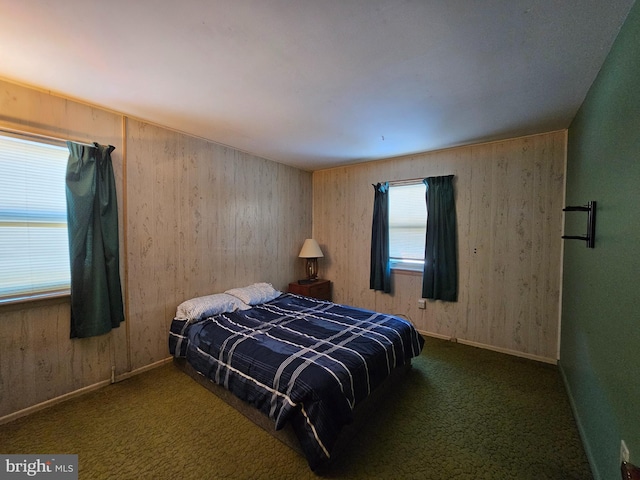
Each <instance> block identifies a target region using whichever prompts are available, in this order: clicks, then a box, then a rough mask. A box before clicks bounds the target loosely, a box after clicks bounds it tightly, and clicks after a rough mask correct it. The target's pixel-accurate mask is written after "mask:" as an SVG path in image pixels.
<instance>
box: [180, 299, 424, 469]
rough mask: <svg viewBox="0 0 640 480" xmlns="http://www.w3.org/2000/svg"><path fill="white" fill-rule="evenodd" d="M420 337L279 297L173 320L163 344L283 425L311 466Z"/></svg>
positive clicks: (392, 322) (355, 314) (359, 313)
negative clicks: (237, 308)
mask: <svg viewBox="0 0 640 480" xmlns="http://www.w3.org/2000/svg"><path fill="white" fill-rule="evenodd" d="M423 345H424V340H423V339H422V337H421V336H420V335H419V334H418V333H417V331H416V330H415V329H414V328H413V326H412V325H411V323H410V322H408V321H406V320H404V319H402V318H399V317H395V316H391V315H385V314H382V313H376V312H372V311H368V310H363V309H358V308H353V307H346V306H343V305H338V304H335V303H331V302H326V301H323V300H316V299H312V298H307V297H302V296H298V295H294V294H289V293H287V294H283V295H281V296H280V297H278V298H276V299H275V300H272V301H271V302H267V303H263V304H260V305H256V306H254V307H253V308H251V309H250V310H245V311H236V312H233V313H225V314H220V315H216V316H213V317H209V318H206V319H202V320H199V321H196V322H191V323H190V322H188V321H187V320H180V319H175V320H174V321H173V323H172V325H171V332H170V336H169V350H170V352H171V354H172V355H174V356H175V357H186V359H187V361H188V362H189V363H190V364H191V365H192V366H193V367H194V368H195V369H196V370H197V371H198V372H200V373H201V374H203V375H204V376H206V377H207V378H209V379H211V380H212V381H214V382H215V383H217V384H220V385H223V386H224V387H225V388H227V389H228V390H230V391H231V392H233V393H234V394H235V395H236V396H238V397H239V398H241V399H242V400H244V401H246V402H249V403H250V404H252V405H253V406H255V407H256V408H258V409H259V410H261V411H262V412H263V413H265V414H267V415H268V416H269V417H270V418H271V419H273V420H274V422H275V428H276V429H280V428H282V427H283V426H284V425H285V423H286V422H290V423H291V424H292V426H293V428H294V431H295V432H296V435H297V437H298V439H299V440H300V444H301V447H302V450H303V451H304V453H305V455H306V457H307V460H308V462H309V466H310V467H311V469H313V470H315V469H316V468H317V467H318V466H320V465H322V464H323V463H324V462H326V461H327V460H328V459H329V458H330V456H331V450H332V447H333V445H334V443H335V441H336V439H337V437H338V434H339V433H340V430H341V429H342V427H343V426H344V425H346V424H347V423H349V422H350V421H351V420H352V412H353V409H354V407H355V406H356V405H358V404H359V403H360V402H361V401H362V400H363V399H364V398H366V397H367V396H368V395H369V394H370V393H371V391H373V390H374V389H375V388H376V387H377V386H378V385H379V384H380V383H381V382H382V381H383V380H384V379H385V378H386V377H387V376H388V375H389V374H390V372H391V371H392V370H393V369H394V368H396V367H399V366H402V365H405V364H406V363H409V362H410V360H411V358H412V357H414V356H417V355H419V354H420V351H421V349H422V347H423Z"/></svg>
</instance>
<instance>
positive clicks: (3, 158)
mask: <svg viewBox="0 0 640 480" xmlns="http://www.w3.org/2000/svg"><path fill="white" fill-rule="evenodd" d="M68 156H69V152H68V150H67V147H66V145H65V144H64V142H62V141H60V142H55V141H46V142H45V141H41V140H39V139H38V140H35V139H32V138H30V137H26V136H25V137H22V136H20V135H14V134H7V133H4V132H2V133H0V259H1V261H0V301H8V300H15V299H20V298H23V297H30V296H36V295H42V294H51V293H57V292H60V293H62V292H65V291H68V289H69V281H70V273H69V272H70V268H69V246H68V236H67V207H66V194H65V175H66V166H67V159H68Z"/></svg>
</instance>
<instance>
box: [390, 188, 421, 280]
mask: <svg viewBox="0 0 640 480" xmlns="http://www.w3.org/2000/svg"><path fill="white" fill-rule="evenodd" d="M425 192H426V189H425V186H424V184H423V183H422V182H420V183H414V184H404V185H393V184H391V185H390V186H389V261H390V263H391V268H392V269H393V268H395V269H401V270H415V271H419V272H422V270H423V268H424V240H425V235H426V230H427V206H426V202H425Z"/></svg>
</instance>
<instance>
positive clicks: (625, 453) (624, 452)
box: [620, 440, 629, 463]
mask: <svg viewBox="0 0 640 480" xmlns="http://www.w3.org/2000/svg"><path fill="white" fill-rule="evenodd" d="M622 462H627V463H629V449H628V448H627V444H626V443H624V440H620V463H622Z"/></svg>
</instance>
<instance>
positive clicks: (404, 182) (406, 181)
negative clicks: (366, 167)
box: [387, 173, 455, 185]
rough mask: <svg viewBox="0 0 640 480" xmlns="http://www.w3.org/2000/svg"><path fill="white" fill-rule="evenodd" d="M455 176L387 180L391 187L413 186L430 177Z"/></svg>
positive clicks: (450, 174)
mask: <svg viewBox="0 0 640 480" xmlns="http://www.w3.org/2000/svg"><path fill="white" fill-rule="evenodd" d="M452 175H453V176H455V175H454V174H453V173H449V174H447V175H429V176H428V177H419V178H403V179H402V180H387V182H388V183H389V185H413V184H414V183H422V181H423V180H424V179H425V178H429V177H449V176H452Z"/></svg>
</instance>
